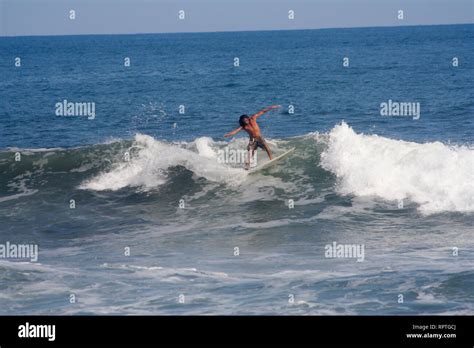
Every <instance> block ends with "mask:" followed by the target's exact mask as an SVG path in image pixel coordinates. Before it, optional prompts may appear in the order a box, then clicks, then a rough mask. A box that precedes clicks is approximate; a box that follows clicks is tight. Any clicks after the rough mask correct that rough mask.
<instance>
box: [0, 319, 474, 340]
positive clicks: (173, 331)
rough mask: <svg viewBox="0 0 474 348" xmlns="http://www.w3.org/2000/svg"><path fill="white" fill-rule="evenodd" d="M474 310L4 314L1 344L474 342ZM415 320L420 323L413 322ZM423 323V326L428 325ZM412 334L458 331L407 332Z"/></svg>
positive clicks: (1, 320)
mask: <svg viewBox="0 0 474 348" xmlns="http://www.w3.org/2000/svg"><path fill="white" fill-rule="evenodd" d="M473 318H474V317H472V316H443V317H441V316H409V317H407V316H392V317H388V316H383V317H382V316H324V317H323V316H306V317H293V316H280V317H274V316H273V317H268V316H258V317H257V316H253V317H244V316H223V317H222V316H199V317H198V316H187V317H184V316H183V317H174V316H2V317H0V328H1V329H0V347H1V348H8V347H13V346H27V345H32V346H35V347H36V346H38V345H39V344H40V345H41V346H43V345H51V346H58V345H72V344H75V345H78V344H79V345H85V344H88V345H91V344H97V345H107V344H113V345H119V344H122V345H123V344H125V345H132V346H138V345H144V344H186V345H197V344H206V345H210V344H219V345H228V344H238V345H243V344H258V345H263V344H271V345H275V344H284V345H291V346H294V345H303V344H310V345H311V346H314V345H319V344H325V345H335V344H339V345H341V344H342V345H360V344H377V345H380V344H384V345H396V346H398V345H401V344H403V345H412V346H435V345H437V346H439V345H443V346H449V347H453V346H465V347H473V346H474V334H473V333H474V325H473V324H474V320H473ZM26 323H28V324H29V328H30V329H31V325H55V339H54V341H48V338H46V337H43V338H31V337H28V338H24V337H22V338H20V337H19V328H20V325H26ZM414 325H416V326H415V327H414ZM423 328H424V330H423ZM407 334H421V335H433V334H437V335H438V334H441V335H444V334H449V335H452V334H455V335H456V337H449V338H448V337H442V338H434V337H433V336H431V337H428V336H426V337H424V338H408V337H407Z"/></svg>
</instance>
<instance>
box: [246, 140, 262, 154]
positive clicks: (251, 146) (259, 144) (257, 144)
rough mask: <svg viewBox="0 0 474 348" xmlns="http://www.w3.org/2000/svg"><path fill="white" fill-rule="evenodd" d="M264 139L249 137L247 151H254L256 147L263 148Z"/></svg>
mask: <svg viewBox="0 0 474 348" xmlns="http://www.w3.org/2000/svg"><path fill="white" fill-rule="evenodd" d="M265 144H266V143H265V139H263V137H256V138H251V139H250V140H249V144H248V146H247V151H255V150H256V149H257V148H261V149H264V150H265Z"/></svg>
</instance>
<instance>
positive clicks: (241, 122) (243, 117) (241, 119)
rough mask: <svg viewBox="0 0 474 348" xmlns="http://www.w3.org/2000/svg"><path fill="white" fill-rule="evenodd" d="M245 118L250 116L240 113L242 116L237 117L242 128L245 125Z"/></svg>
mask: <svg viewBox="0 0 474 348" xmlns="http://www.w3.org/2000/svg"><path fill="white" fill-rule="evenodd" d="M246 118H250V117H248V115H242V116H240V118H239V124H240V126H241V127H242V128H244V127H245V123H244V119H246Z"/></svg>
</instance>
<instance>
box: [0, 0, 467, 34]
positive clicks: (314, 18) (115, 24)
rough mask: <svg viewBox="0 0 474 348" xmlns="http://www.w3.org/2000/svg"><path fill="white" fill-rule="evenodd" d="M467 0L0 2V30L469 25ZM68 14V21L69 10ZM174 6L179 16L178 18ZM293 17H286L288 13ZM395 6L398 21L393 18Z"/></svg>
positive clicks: (83, 31)
mask: <svg viewBox="0 0 474 348" xmlns="http://www.w3.org/2000/svg"><path fill="white" fill-rule="evenodd" d="M473 4H474V0H0V36H17V35H76V34H134V33H162V32H207V31H237V30H284V29H316V28H341V27H343V28H347V27H372V26H394V25H430V24H461V23H473V21H474V20H473V19H474V5H473ZM70 10H75V11H76V19H75V20H70V19H69V11H70ZM179 10H184V11H185V16H186V18H185V19H184V20H179V18H178V12H179ZM289 10H293V11H295V19H294V20H289V19H288V11H289ZM398 10H403V11H404V16H405V19H404V20H403V21H399V20H398V19H397V11H398Z"/></svg>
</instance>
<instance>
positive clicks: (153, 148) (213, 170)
mask: <svg viewBox="0 0 474 348" xmlns="http://www.w3.org/2000/svg"><path fill="white" fill-rule="evenodd" d="M133 147H134V148H136V149H138V152H137V153H135V154H134V155H133V156H132V158H131V159H130V161H129V162H125V161H122V162H120V163H116V164H115V165H114V166H113V168H112V169H111V170H109V171H107V172H104V173H101V174H99V175H98V176H96V177H94V178H92V179H89V180H87V181H85V182H83V183H82V184H81V185H80V187H79V188H81V189H88V190H97V191H102V190H119V189H121V188H124V187H128V186H130V187H141V188H143V189H145V190H147V189H150V188H156V187H159V186H160V185H162V184H164V183H165V182H166V181H167V178H166V174H165V173H166V171H167V170H168V169H170V168H172V167H174V166H178V165H181V166H184V167H186V168H187V169H188V170H190V171H192V172H193V173H194V174H195V175H197V176H199V177H204V178H206V179H207V180H209V181H212V182H220V183H227V184H239V183H240V182H242V181H243V180H244V179H245V177H246V176H247V173H246V172H245V171H244V170H243V169H240V168H231V167H229V166H226V165H225V164H221V163H218V161H217V158H216V153H217V152H216V151H215V150H214V149H213V147H217V144H214V142H213V141H212V139H211V138H207V137H203V138H197V139H196V140H195V141H194V142H193V143H192V144H187V143H183V144H181V145H180V144H169V143H166V142H162V141H158V140H155V139H154V138H152V137H151V136H148V135H143V134H137V135H135V141H134V144H133ZM193 148H194V149H196V151H193Z"/></svg>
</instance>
